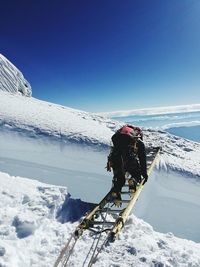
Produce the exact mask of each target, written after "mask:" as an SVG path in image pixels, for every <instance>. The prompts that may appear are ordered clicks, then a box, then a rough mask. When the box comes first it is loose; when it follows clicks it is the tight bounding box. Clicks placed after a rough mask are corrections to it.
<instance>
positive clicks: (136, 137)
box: [107, 125, 148, 201]
mask: <svg viewBox="0 0 200 267" xmlns="http://www.w3.org/2000/svg"><path fill="white" fill-rule="evenodd" d="M142 139H143V136H142V131H141V129H140V128H139V127H134V126H132V125H125V126H123V127H122V128H120V129H119V130H118V131H117V132H116V133H115V134H114V135H113V136H112V142H113V147H112V149H111V152H110V154H109V156H108V162H107V171H111V169H113V175H114V176H113V188H112V189H111V193H112V198H113V199H115V200H117V201H120V200H121V194H120V192H121V189H122V187H123V186H124V184H125V174H126V172H128V173H129V174H130V175H131V178H130V179H129V181H128V183H129V191H130V192H131V193H134V192H135V191H136V189H137V184H138V183H140V182H141V180H142V178H143V184H144V183H146V182H147V179H148V175H147V166H146V151H145V146H144V143H143V141H142Z"/></svg>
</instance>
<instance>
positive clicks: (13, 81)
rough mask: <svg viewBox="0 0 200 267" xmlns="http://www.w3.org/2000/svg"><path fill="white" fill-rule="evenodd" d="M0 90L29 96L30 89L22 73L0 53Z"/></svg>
mask: <svg viewBox="0 0 200 267" xmlns="http://www.w3.org/2000/svg"><path fill="white" fill-rule="evenodd" d="M0 90H2V91H6V92H10V93H18V94H22V95H24V96H31V94H32V90H31V86H30V84H29V82H28V81H27V80H26V79H25V78H24V76H23V74H22V73H21V72H20V71H19V70H18V69H17V68H16V67H15V66H14V65H13V64H12V63H11V62H10V61H9V60H8V59H7V58H5V57H4V56H3V55H1V54H0Z"/></svg>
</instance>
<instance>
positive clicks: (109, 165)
mask: <svg viewBox="0 0 200 267" xmlns="http://www.w3.org/2000/svg"><path fill="white" fill-rule="evenodd" d="M111 167H112V165H111V161H109V160H108V161H107V165H106V169H107V172H111Z"/></svg>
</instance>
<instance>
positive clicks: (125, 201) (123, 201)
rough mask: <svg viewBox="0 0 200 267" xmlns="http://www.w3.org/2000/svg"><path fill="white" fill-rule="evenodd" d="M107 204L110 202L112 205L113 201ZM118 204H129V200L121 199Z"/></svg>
mask: <svg viewBox="0 0 200 267" xmlns="http://www.w3.org/2000/svg"><path fill="white" fill-rule="evenodd" d="M109 202H110V203H114V201H113V200H110V201H109ZM119 202H121V203H129V202H130V200H128V199H122V200H119Z"/></svg>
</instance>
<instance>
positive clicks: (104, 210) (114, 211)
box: [101, 209, 124, 213]
mask: <svg viewBox="0 0 200 267" xmlns="http://www.w3.org/2000/svg"><path fill="white" fill-rule="evenodd" d="M123 210H124V209H120V210H115V209H112V210H111V209H110V210H107V209H102V210H101V211H103V212H107V213H117V212H122V211H123Z"/></svg>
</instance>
